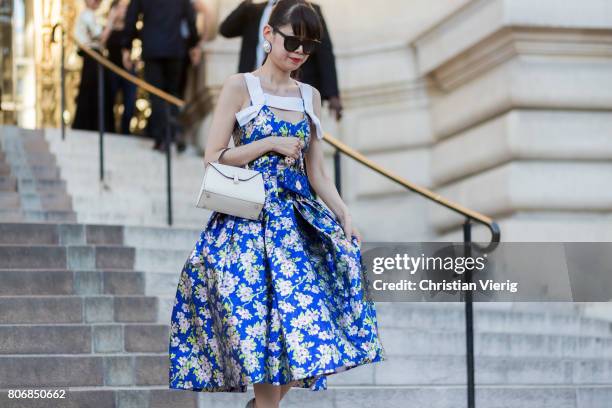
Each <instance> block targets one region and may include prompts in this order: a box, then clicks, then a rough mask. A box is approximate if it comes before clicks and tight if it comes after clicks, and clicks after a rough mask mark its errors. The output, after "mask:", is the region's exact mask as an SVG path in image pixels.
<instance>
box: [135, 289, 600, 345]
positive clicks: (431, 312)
mask: <svg viewBox="0 0 612 408" xmlns="http://www.w3.org/2000/svg"><path fill="white" fill-rule="evenodd" d="M147 285H148V283H147ZM151 293H154V292H153V291H152V292H151ZM428 305H429V304H428V303H424V304H418V305H416V306H415V304H414V303H400V302H397V303H377V304H376V311H377V316H378V323H379V326H380V327H381V330H384V328H387V327H389V328H401V329H409V330H410V329H412V330H422V329H423V328H428V329H429V328H430V329H434V330H436V329H446V330H453V331H458V332H460V331H464V330H465V311H464V306H463V304H458V305H457V306H458V307H455V308H452V309H451V308H445V309H442V308H440V307H437V306H435V305H431V307H428ZM474 329H475V330H476V331H487V332H504V333H509V332H513V333H531V334H538V333H539V334H568V335H569V334H575V335H591V336H601V337H608V338H612V323H610V322H609V321H603V320H596V319H589V318H585V317H582V316H580V315H563V314H554V313H547V312H546V311H545V310H541V311H531V312H527V311H514V310H496V309H481V308H475V309H474Z"/></svg>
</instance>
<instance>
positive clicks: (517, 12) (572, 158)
mask: <svg viewBox="0 0 612 408" xmlns="http://www.w3.org/2000/svg"><path fill="white" fill-rule="evenodd" d="M412 45H413V47H414V50H415V53H416V58H417V65H418V70H419V73H420V75H422V76H423V77H426V78H427V79H428V80H429V81H430V83H431V86H430V88H429V92H430V97H431V103H432V107H431V122H432V131H433V138H434V145H433V147H432V149H433V150H432V159H431V166H432V167H431V175H432V181H433V186H434V188H435V189H436V190H437V191H438V192H439V193H440V194H441V195H443V196H446V197H448V198H450V199H452V200H455V201H457V202H459V203H461V204H463V205H465V206H467V207H468V208H472V209H475V210H477V211H481V212H483V213H485V214H487V215H489V216H491V217H494V218H495V219H497V220H498V221H499V223H500V226H501V230H502V236H503V240H504V241H610V240H612V213H611V211H612V188H610V185H611V184H612V162H611V160H610V159H612V85H611V84H612V3H610V2H609V1H606V0H583V1H563V2H560V1H554V0H540V1H537V2H533V1H529V0H474V1H471V2H469V3H467V4H466V5H465V6H464V7H462V8H460V9H458V10H456V11H455V12H454V13H452V14H451V15H449V16H448V17H447V18H445V19H443V20H442V21H441V22H439V23H438V24H437V25H435V26H433V27H431V28H430V29H429V30H427V31H426V32H425V33H423V34H422V35H420V36H419V37H418V38H417V39H416V40H415V41H414V42H413V43H412ZM431 215H432V216H431V220H432V222H433V223H434V226H435V228H436V229H438V230H439V231H452V232H451V233H442V234H441V237H442V238H448V239H452V240H456V239H459V237H460V233H461V229H460V227H461V225H460V224H461V222H462V221H463V220H462V218H460V217H458V216H456V215H455V214H453V213H450V212H448V211H445V210H444V209H438V208H433V207H432V213H431ZM487 235H488V234H487V233H486V232H485V231H484V229H483V230H480V229H479V230H478V231H476V239H479V240H480V239H482V240H487Z"/></svg>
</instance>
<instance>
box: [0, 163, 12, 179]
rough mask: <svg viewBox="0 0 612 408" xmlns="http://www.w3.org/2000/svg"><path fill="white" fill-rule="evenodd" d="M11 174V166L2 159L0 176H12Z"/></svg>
mask: <svg viewBox="0 0 612 408" xmlns="http://www.w3.org/2000/svg"><path fill="white" fill-rule="evenodd" d="M10 175H11V166H9V165H8V163H6V162H4V161H3V160H0V176H10Z"/></svg>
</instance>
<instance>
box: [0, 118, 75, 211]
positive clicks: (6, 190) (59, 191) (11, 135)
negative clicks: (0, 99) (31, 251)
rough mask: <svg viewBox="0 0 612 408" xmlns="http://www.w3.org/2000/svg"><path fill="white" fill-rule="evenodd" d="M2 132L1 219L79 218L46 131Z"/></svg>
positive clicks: (10, 129)
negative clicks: (50, 147)
mask: <svg viewBox="0 0 612 408" xmlns="http://www.w3.org/2000/svg"><path fill="white" fill-rule="evenodd" d="M0 132H1V135H0V150H1V151H2V152H1V153H0V221H58V222H59V221H63V222H66V221H68V222H70V221H76V214H75V213H74V212H73V211H72V199H71V197H70V196H69V195H68V194H67V192H66V183H65V181H63V180H62V179H61V177H60V171H59V168H58V167H57V164H56V161H55V156H54V155H53V154H51V153H50V151H49V145H48V143H47V141H46V140H45V138H44V136H43V131H40V130H25V129H19V128H16V127H11V126H4V127H1V128H0Z"/></svg>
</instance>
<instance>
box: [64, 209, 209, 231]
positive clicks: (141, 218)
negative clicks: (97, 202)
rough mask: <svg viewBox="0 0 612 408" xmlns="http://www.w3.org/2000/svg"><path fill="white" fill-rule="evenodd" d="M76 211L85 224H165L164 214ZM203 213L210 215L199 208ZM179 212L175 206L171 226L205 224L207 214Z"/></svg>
mask: <svg viewBox="0 0 612 408" xmlns="http://www.w3.org/2000/svg"><path fill="white" fill-rule="evenodd" d="M75 211H76V212H77V213H78V219H79V222H81V223H87V224H93V223H96V224H108V225H117V224H121V225H125V226H146V227H164V226H167V215H166V214H139V215H132V214H124V213H119V212H105V211H101V212H91V211H90V209H85V208H82V209H79V208H75ZM200 211H202V213H204V214H208V215H210V212H207V211H206V210H200ZM180 215H181V213H180V212H179V211H178V210H177V209H176V208H175V209H174V217H173V224H172V225H173V226H175V227H179V228H190V227H193V226H195V225H205V224H206V221H207V219H208V218H207V216H204V217H201V216H199V215H198V216H194V217H191V218H189V217H182V216H180Z"/></svg>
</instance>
